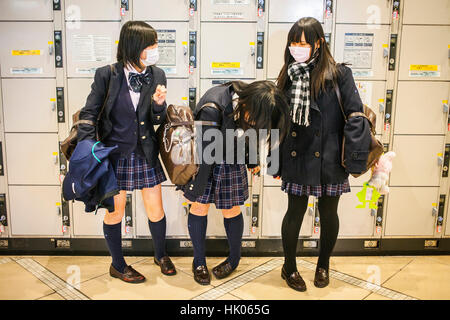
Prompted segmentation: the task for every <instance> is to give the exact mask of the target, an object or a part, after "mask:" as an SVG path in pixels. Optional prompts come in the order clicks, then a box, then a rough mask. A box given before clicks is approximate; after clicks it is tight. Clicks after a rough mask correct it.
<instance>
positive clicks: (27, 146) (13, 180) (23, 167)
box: [5, 133, 60, 185]
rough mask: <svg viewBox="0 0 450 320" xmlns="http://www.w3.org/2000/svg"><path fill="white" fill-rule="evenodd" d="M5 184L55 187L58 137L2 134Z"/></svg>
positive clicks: (50, 134) (46, 134) (55, 135)
mask: <svg viewBox="0 0 450 320" xmlns="http://www.w3.org/2000/svg"><path fill="white" fill-rule="evenodd" d="M5 142H6V161H7V164H8V168H7V170H8V180H9V181H8V182H9V184H27V185H30V184H51V185H59V184H60V182H59V163H58V154H59V152H58V149H59V146H58V135H57V134H53V133H33V134H30V133H6V134H5Z"/></svg>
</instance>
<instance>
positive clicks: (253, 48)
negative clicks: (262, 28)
mask: <svg viewBox="0 0 450 320" xmlns="http://www.w3.org/2000/svg"><path fill="white" fill-rule="evenodd" d="M250 55H251V56H252V57H254V56H255V46H253V45H252V46H250Z"/></svg>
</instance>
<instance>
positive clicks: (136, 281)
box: [109, 274, 147, 283]
mask: <svg viewBox="0 0 450 320" xmlns="http://www.w3.org/2000/svg"><path fill="white" fill-rule="evenodd" d="M109 275H110V276H111V277H113V278H117V279H120V280H122V281H123V282H126V283H142V282H145V280H147V279H145V278H144V279H142V280H133V281H127V280H125V279H123V278H121V277H119V276H116V275H115V274H109Z"/></svg>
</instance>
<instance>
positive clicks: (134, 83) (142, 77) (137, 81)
mask: <svg viewBox="0 0 450 320" xmlns="http://www.w3.org/2000/svg"><path fill="white" fill-rule="evenodd" d="M151 81H152V75H151V74H150V72H147V73H135V72H130V73H129V74H128V82H129V83H130V88H131V90H133V92H141V88H142V85H143V83H146V84H149V83H150V82H151Z"/></svg>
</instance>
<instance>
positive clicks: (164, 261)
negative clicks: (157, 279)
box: [153, 256, 177, 276]
mask: <svg viewBox="0 0 450 320" xmlns="http://www.w3.org/2000/svg"><path fill="white" fill-rule="evenodd" d="M153 261H154V262H155V264H156V265H158V266H159V267H160V268H161V273H162V274H165V275H166V276H174V275H176V274H177V270H176V269H175V266H174V265H173V263H172V260H170V258H169V256H164V257H162V258H161V259H159V261H158V260H157V259H156V257H155V258H154V259H153Z"/></svg>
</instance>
